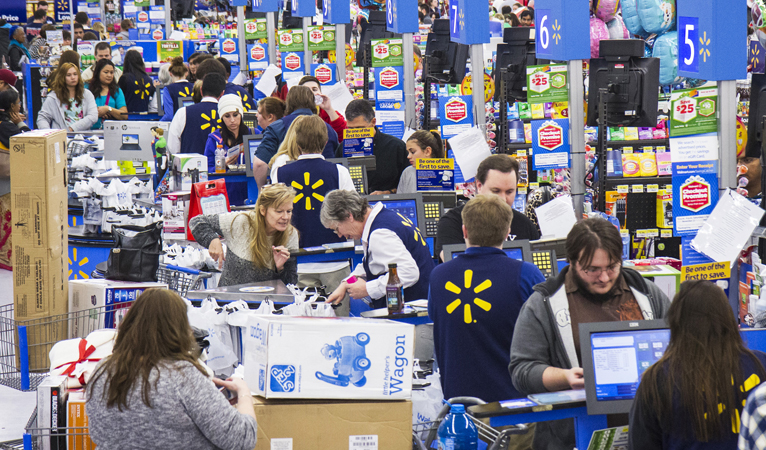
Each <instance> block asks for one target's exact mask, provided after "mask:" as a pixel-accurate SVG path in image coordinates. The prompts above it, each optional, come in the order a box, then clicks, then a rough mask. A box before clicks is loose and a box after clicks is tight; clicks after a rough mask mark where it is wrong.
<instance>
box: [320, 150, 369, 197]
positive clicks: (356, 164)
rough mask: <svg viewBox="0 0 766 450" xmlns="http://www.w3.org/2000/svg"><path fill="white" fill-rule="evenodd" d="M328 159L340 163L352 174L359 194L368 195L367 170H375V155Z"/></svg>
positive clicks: (352, 179)
mask: <svg viewBox="0 0 766 450" xmlns="http://www.w3.org/2000/svg"><path fill="white" fill-rule="evenodd" d="M328 161H330V162H334V163H335V164H340V165H342V166H343V167H345V168H346V169H348V173H349V174H350V175H351V181H353V182H354V188H356V192H358V193H359V195H367V193H368V192H370V191H369V187H368V184H367V172H369V171H373V170H375V167H376V163H375V157H374V156H354V157H350V158H329V159H328Z"/></svg>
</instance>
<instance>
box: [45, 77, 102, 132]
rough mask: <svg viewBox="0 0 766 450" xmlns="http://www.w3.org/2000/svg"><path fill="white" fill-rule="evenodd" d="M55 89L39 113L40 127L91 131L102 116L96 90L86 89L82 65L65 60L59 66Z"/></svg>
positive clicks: (52, 85)
mask: <svg viewBox="0 0 766 450" xmlns="http://www.w3.org/2000/svg"><path fill="white" fill-rule="evenodd" d="M50 86H51V91H50V92H49V93H48V97H47V98H46V99H45V103H43V107H42V109H40V112H39V113H38V115H37V128H39V129H48V128H56V129H61V130H68V131H88V130H90V128H91V127H92V126H93V124H95V123H96V121H97V120H98V106H97V105H96V99H95V98H94V97H93V93H91V92H90V91H89V90H86V89H85V85H84V83H83V81H82V77H81V76H80V69H79V68H78V67H77V66H75V65H74V64H72V63H64V64H61V65H60V66H59V68H58V69H57V70H56V74H55V77H54V79H53V82H52V83H51V85H50Z"/></svg>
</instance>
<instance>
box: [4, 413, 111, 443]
mask: <svg viewBox="0 0 766 450" xmlns="http://www.w3.org/2000/svg"><path fill="white" fill-rule="evenodd" d="M22 445H23V446H22V447H10V448H19V449H24V450H38V449H42V448H60V449H64V448H67V449H78V450H95V448H96V444H95V443H93V441H92V440H91V439H90V435H89V434H88V428H85V427H58V428H42V427H39V426H38V425H37V409H35V411H34V412H33V413H32V417H30V419H29V422H27V426H26V428H25V430H24V436H23V438H22Z"/></svg>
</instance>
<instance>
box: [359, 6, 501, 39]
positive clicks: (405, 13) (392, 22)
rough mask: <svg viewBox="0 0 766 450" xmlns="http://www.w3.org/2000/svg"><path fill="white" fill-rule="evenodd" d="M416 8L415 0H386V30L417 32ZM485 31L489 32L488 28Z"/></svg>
mask: <svg viewBox="0 0 766 450" xmlns="http://www.w3.org/2000/svg"><path fill="white" fill-rule="evenodd" d="M417 10H418V2H417V0H386V30H388V31H393V32H394V33H399V34H401V33H417V32H418V31H419V24H418V15H417ZM485 13H486V11H485ZM485 15H486V14H485ZM347 21H348V19H347ZM487 27H489V22H487ZM487 33H488V34H489V28H488V29H487ZM487 42H489V41H487Z"/></svg>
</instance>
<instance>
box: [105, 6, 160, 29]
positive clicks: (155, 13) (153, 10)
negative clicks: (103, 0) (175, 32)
mask: <svg viewBox="0 0 766 450" xmlns="http://www.w3.org/2000/svg"><path fill="white" fill-rule="evenodd" d="M96 5H98V3H96ZM149 23H150V24H152V25H164V24H165V7H164V6H152V7H150V8H149Z"/></svg>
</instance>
